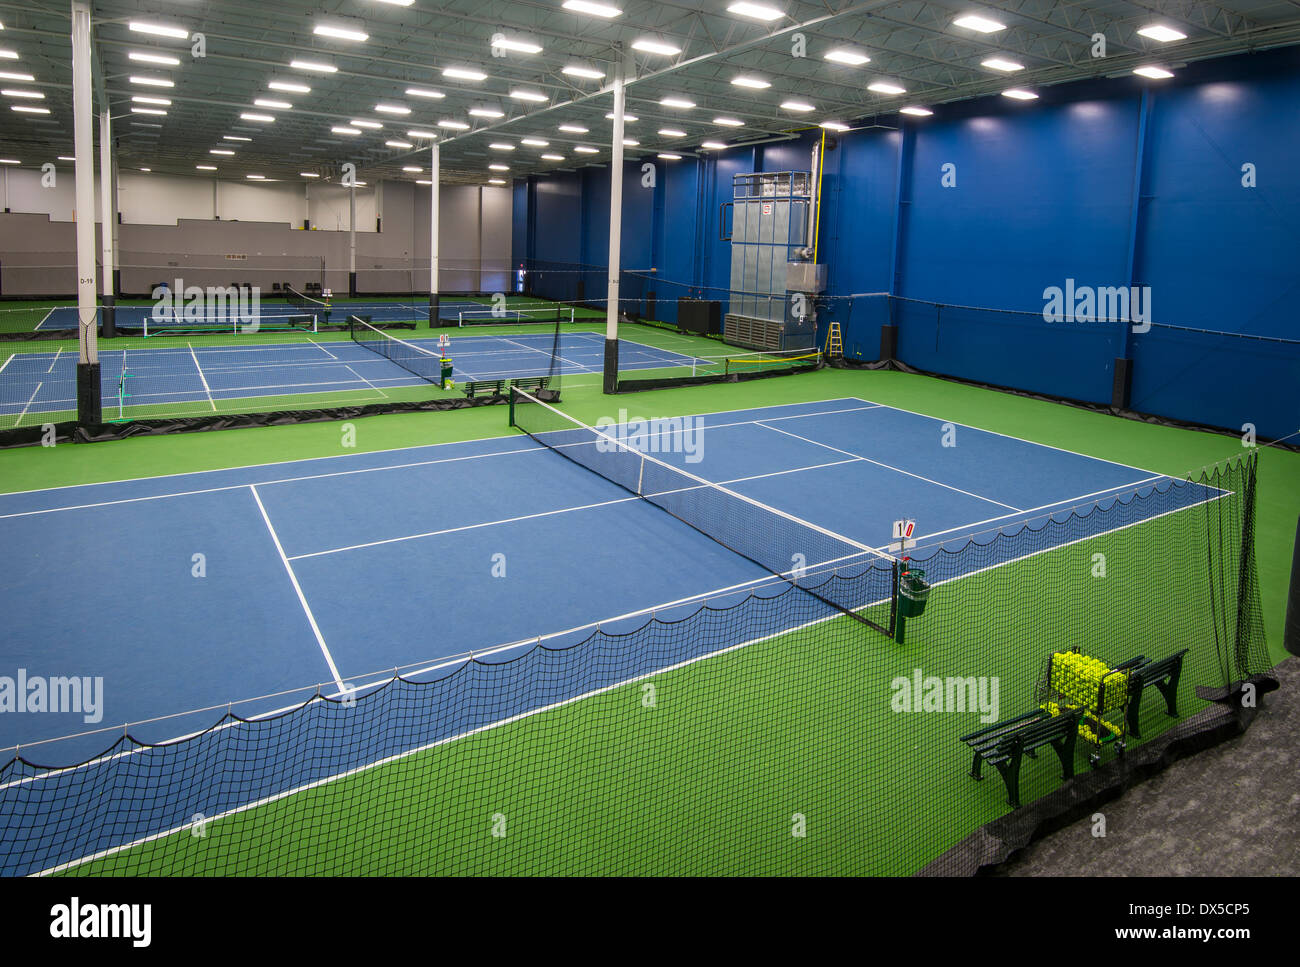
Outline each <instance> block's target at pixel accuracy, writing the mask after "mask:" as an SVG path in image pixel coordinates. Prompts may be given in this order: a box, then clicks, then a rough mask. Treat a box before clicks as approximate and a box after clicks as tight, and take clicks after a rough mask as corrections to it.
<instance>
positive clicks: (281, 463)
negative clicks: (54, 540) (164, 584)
mask: <svg viewBox="0 0 1300 967" xmlns="http://www.w3.org/2000/svg"><path fill="white" fill-rule="evenodd" d="M39 355H45V354H44V353H41V354H39ZM588 375H599V374H588ZM576 378H577V377H575V379H576ZM579 385H585V384H579ZM849 401H853V402H857V403H865V404H867V405H866V406H864V407H861V409H873V408H880V407H883V406H884V404H882V403H872V402H871V401H870V400H864V399H861V398H860V397H857V396H836V397H832V398H831V399H826V400H808V401H806V402H804V403H786V404H777V405H774V406H739V407H735V408H734V409H729V410H714V411H712V412H710V413H698V414H694V413H693V414H688V415H690V416H723V415H726V414H728V413H746V412H751V411H754V410H763V409H778V408H780V407H782V406H812V405H815V404H819V403H839V402H849ZM853 409H855V410H856V409H859V407H853ZM827 412H828V413H837V412H849V411H848V410H844V411H840V410H828V411H827ZM762 419H772V417H763V418H762ZM751 422H752V421H751ZM520 439H522V437H521V434H519V433H504V434H501V435H499V436H491V437H476V438H474V439H471V440H457V441H452V442H448V443H416V444H412V445H411V446H409V447H388V448H386V449H382V450H366V451H364V452H362V453H327V454H322V455H321V456H315V457H298V458H296V459H293V460H269V461H267V462H265V463H247V464H241V465H239V466H235V467H211V468H207V469H198V470H184V471H181V472H179V473H156V474H145V475H143V476H140V477H118V478H116V479H113V480H99V481H95V482H92V483H75V484H59V485H57V486H54V487H36V488H33V489H31V490H11V491H0V497H19V496H23V495H24V494H37V493H46V492H51V493H52V492H54V491H56V490H76V489H77V488H80V487H111V486H114V485H115V484H126V483H140V482H142V481H146V480H168V479H171V478H174V477H197V476H201V475H203V474H208V473H234V472H236V471H239V470H260V469H262V468H264V467H286V466H292V465H293V464H299V463H314V462H316V461H318V460H357V459H364V458H368V457H375V456H383V455H385V454H390V453H406V452H407V451H410V450H430V449H435V448H437V447H442V446H462V445H465V444H470V443H492V442H495V441H497V440H520ZM522 452H532V451H531V450H527V451H522ZM453 459H464V458H453ZM429 462H433V463H438V462H442V461H429ZM419 465H420V464H407V465H406V466H419ZM401 466H403V465H400V464H399V465H398V467H401ZM361 469H362V470H387V469H396V468H390V467H368V468H361ZM342 472H343V473H356V472H360V471H342ZM294 479H304V480H305V479H311V477H310V476H309V477H303V478H293V477H286V478H282V479H280V480H273V481H270V482H271V483H286V482H288V481H289V480H294ZM215 489H218V490H223V489H229V488H215ZM196 492H199V493H205V492H207V491H196ZM156 496H159V497H167V496H172V495H170V494H158V495H156ZM106 503H113V501H107V502H106ZM80 506H100V505H98V504H93V505H92V504H87V505H80ZM49 509H50V510H60V509H63V508H58V507H54V508H49ZM68 509H73V508H68ZM33 513H44V511H34V512H33ZM5 516H10V517H12V516H20V515H14V514H9V515H0V520H2V519H3V518H4V517H5Z"/></svg>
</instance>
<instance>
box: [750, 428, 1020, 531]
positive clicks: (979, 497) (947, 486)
mask: <svg viewBox="0 0 1300 967" xmlns="http://www.w3.org/2000/svg"><path fill="white" fill-rule="evenodd" d="M754 422H755V423H757V424H758V425H759V426H761V427H763V428H764V429H765V430H771V431H772V432H773V433H784V434H785V435H786V436H789V437H794V438H795V439H796V440H802V441H804V443H811V444H813V445H814V446H819V447H825V448H826V449H827V450H831V451H833V452H835V453H842V454H844V455H845V456H846V457H857V458H858V459H859V460H862V461H863V462H865V463H873V464H875V465H876V466H877V467H883V468H884V469H885V470H892V471H894V473H901V474H903V475H904V476H907V477H915V478H916V479H917V480H924V481H925V482H926V483H931V484H934V485H935V486H936V487H943V488H944V489H945V490H952V491H956V492H957V493H959V494H965V495H966V496H967V497H974V498H975V499H976V500H983V501H985V502H986V503H990V504H997V505H998V506H999V507H1005V508H1007V509H1008V510H1014V511H1017V512H1018V513H1023V511H1022V510H1021V508H1019V507H1013V506H1012V505H1011V504H1004V503H1003V502H1002V501H1000V500H994V499H993V498H992V497H985V496H983V495H981V494H977V493H973V492H972V491H969V490H962V489H961V488H960V487H954V486H952V485H951V484H946V483H940V482H939V481H938V480H933V479H931V478H930V477H923V476H922V475H921V474H919V473H912V472H911V471H910V470H904V469H903V468H902V467H895V466H893V465H891V464H888V463H881V462H880V461H879V460H872V459H871V458H870V457H864V456H863V455H862V454H860V453H850V452H849V451H848V450H841V449H840V448H839V447H833V446H831V445H830V444H829V443H822V442H821V441H820V440H811V439H809V438H808V437H806V436H800V435H799V434H797V433H791V432H790V431H789V430H782V429H781V428H780V427H776V426H768V425H767V424H765V423H764V422H763V421H762V420H755V421H754Z"/></svg>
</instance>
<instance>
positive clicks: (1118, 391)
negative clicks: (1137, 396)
mask: <svg viewBox="0 0 1300 967" xmlns="http://www.w3.org/2000/svg"><path fill="white" fill-rule="evenodd" d="M1114 373H1115V376H1114V379H1113V381H1112V382H1111V387H1110V405H1111V408H1112V409H1116V410H1127V409H1128V406H1129V400H1130V399H1131V398H1132V392H1133V360H1131V359H1125V358H1124V357H1122V356H1119V357H1116V359H1115V370H1114Z"/></svg>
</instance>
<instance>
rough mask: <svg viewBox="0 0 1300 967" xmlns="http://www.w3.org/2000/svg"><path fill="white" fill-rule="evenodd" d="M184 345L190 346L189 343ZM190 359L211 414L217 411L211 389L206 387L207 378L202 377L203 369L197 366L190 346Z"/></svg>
mask: <svg viewBox="0 0 1300 967" xmlns="http://www.w3.org/2000/svg"><path fill="white" fill-rule="evenodd" d="M185 345H187V346H190V344H189V343H186V344H185ZM190 359H192V360H194V368H195V369H197V370H198V371H199V379H201V380H202V381H203V392H205V393H207V394H208V405H209V406H211V407H212V412H214V413H215V412H216V411H217V404H216V401H215V400H213V399H212V389H211V388H210V387H209V386H208V378H207V377H206V376H204V375H203V367H202V366H200V365H199V357H198V356H196V355H195V354H194V347H193V346H190Z"/></svg>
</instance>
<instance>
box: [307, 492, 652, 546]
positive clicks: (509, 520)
mask: <svg viewBox="0 0 1300 967" xmlns="http://www.w3.org/2000/svg"><path fill="white" fill-rule="evenodd" d="M640 499H641V498H639V497H635V496H632V497H620V498H618V499H617V500H602V501H600V502H598V503H594V504H583V505H581V506H578V507H560V508H558V509H556V510H543V511H539V512H538V513H535V514H524V515H523V516H521V517H505V518H503V519H501V520H485V521H482V522H481V523H478V524H462V525H461V526H459V527H445V528H443V529H442V530H436V531H425V532H424V533H422V534H403V535H402V536H401V537H387V538H385V539H383V540H380V541H366V542H365V543H364V544H350V545H348V546H347V547H333V548H330V549H328V550H324V551H311V552H310V553H307V554H295V555H293V556H292V557H290V558H289V560H291V561H301V560H304V559H306V558H309V557H324V556H325V555H327V554H342V553H343V552H344V551H360V550H364V549H365V548H368V547H381V546H382V545H384V544H400V543H402V542H403V541H418V540H422V539H423V538H426V537H441V536H443V535H445V534H457V533H460V532H461V531H472V530H479V529H480V528H483V527H496V526H497V525H499V524H517V523H519V522H520V521H524V520H536V519H537V518H539V517H554V516H556V515H557V514H571V513H574V512H576V511H581V510H594V509H596V508H597V507H609V506H612V505H614V504H625V503H629V502H631V501H636V500H640Z"/></svg>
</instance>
